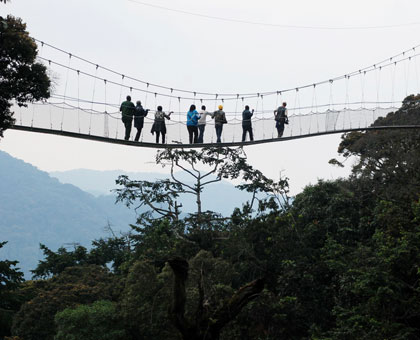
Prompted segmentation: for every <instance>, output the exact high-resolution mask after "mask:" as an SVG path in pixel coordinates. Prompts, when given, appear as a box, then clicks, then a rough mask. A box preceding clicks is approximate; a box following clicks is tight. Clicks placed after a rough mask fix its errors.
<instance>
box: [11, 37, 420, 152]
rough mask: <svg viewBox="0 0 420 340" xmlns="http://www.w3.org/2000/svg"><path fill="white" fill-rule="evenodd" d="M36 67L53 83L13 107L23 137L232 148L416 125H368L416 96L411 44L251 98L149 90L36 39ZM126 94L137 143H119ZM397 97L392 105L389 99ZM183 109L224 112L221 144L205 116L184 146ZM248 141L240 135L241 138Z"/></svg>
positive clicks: (414, 52)
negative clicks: (282, 112)
mask: <svg viewBox="0 0 420 340" xmlns="http://www.w3.org/2000/svg"><path fill="white" fill-rule="evenodd" d="M37 43H38V44H39V56H38V58H39V61H40V62H42V63H45V64H46V65H47V66H48V67H49V68H50V72H51V74H54V75H56V76H55V78H58V79H59V80H58V84H57V85H56V87H55V91H54V93H53V94H52V96H51V98H50V99H49V100H48V101H45V102H35V103H32V104H30V105H29V106H28V107H18V106H16V107H15V109H14V111H15V118H16V125H15V126H14V127H13V129H15V130H19V131H31V132H36V133H47V134H54V135H61V136H67V137H72V138H82V139H86V140H94V141H101V142H107V143H114V144H123V145H130V146H138V147H150V148H161V147H167V148H181V147H207V146H219V145H223V146H240V145H252V144H263V143H272V142H278V141H285V140H293V139H298V138H308V137H313V136H321V135H327V134H334V133H344V132H350V131H356V130H370V129H397V128H398V129H409V128H410V129H412V128H418V126H392V127H389V126H377V125H375V127H374V128H372V127H371V125H372V124H373V123H374V122H375V121H376V120H377V119H378V118H380V117H385V116H386V115H387V114H388V113H389V112H392V111H396V110H398V109H399V107H400V106H401V100H402V99H403V98H404V97H406V96H407V95H408V94H415V93H419V92H420V86H419V83H420V81H419V75H420V68H419V65H418V55H419V54H418V53H417V49H418V48H419V46H416V47H413V48H411V49H409V50H406V51H403V52H402V53H400V54H398V55H395V56H392V57H390V58H387V59H385V60H383V61H380V62H378V63H376V64H374V65H371V66H368V67H364V68H361V69H359V70H356V71H354V72H350V73H347V74H344V75H342V76H338V77H335V78H330V79H327V80H323V81H320V82H317V83H313V84H308V85H304V86H300V87H295V88H287V89H279V90H275V91H269V92H257V93H236V94H235V93H209V92H199V91H193V90H185V89H177V88H172V87H168V86H163V85H158V84H152V83H149V82H147V81H145V80H142V79H138V78H135V77H131V76H127V75H124V74H122V73H119V72H117V71H114V70H111V69H109V68H106V67H103V66H100V65H98V64H96V63H94V62H91V61H89V60H86V59H84V58H82V57H79V56H75V55H74V54H72V53H69V52H66V51H64V50H62V49H59V48H57V47H54V46H52V45H49V44H46V43H43V42H41V41H37ZM126 95H130V96H131V97H132V99H133V102H134V103H135V102H136V101H137V100H140V101H141V102H142V105H143V107H144V108H146V109H150V112H149V114H148V116H146V117H145V120H144V128H143V130H142V134H141V137H140V140H139V141H138V142H135V141H133V137H134V135H135V132H136V131H135V129H134V128H133V130H132V132H131V138H130V139H129V140H124V124H123V123H122V121H121V112H120V111H119V109H120V104H121V102H122V101H123V100H125V97H126ZM395 98H397V99H398V100H395ZM282 102H287V103H288V105H287V108H288V117H289V124H288V125H286V128H285V130H284V134H283V136H282V137H281V138H277V130H276V126H275V125H276V122H275V120H274V110H276V108H277V107H279V106H280V105H281V103H282ZM191 104H195V105H196V106H197V110H198V111H199V110H200V107H201V106H202V105H205V106H206V110H207V111H209V112H213V111H216V110H217V107H218V106H219V105H223V106H224V111H225V112H226V118H227V124H224V127H223V133H222V142H221V144H219V143H216V133H215V126H214V121H213V120H212V119H211V118H209V117H208V120H207V124H206V128H205V132H204V142H203V143H202V144H189V142H188V132H187V128H186V115H187V111H188V109H189V107H190V105H191ZM158 105H161V106H163V111H165V112H173V113H172V115H171V119H170V120H167V121H166V129H167V134H166V143H165V144H164V145H162V144H156V143H155V137H154V136H152V134H151V133H150V132H151V129H152V125H153V123H154V114H155V110H156V108H157V106H158ZM245 105H249V106H250V108H251V109H254V110H255V112H254V115H253V117H252V119H251V121H252V129H253V134H254V140H253V141H249V140H247V141H246V142H242V111H243V109H244V107H245ZM247 137H248V136H247Z"/></svg>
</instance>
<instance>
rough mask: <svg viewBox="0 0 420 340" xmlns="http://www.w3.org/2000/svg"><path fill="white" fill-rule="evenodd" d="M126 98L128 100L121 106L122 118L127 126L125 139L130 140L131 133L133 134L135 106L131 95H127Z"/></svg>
mask: <svg viewBox="0 0 420 340" xmlns="http://www.w3.org/2000/svg"><path fill="white" fill-rule="evenodd" d="M126 99H127V100H126V101H125V102H122V104H121V106H120V111H121V114H122V117H121V119H122V121H123V123H124V126H125V136H124V139H125V140H129V139H130V134H131V126H132V125H133V116H134V111H135V106H134V104H133V103H132V101H131V97H130V96H127V98H126Z"/></svg>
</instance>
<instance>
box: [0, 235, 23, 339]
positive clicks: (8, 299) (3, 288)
mask: <svg viewBox="0 0 420 340" xmlns="http://www.w3.org/2000/svg"><path fill="white" fill-rule="evenodd" d="M6 243H7V242H0V249H1V248H2V247H3V246H4V245H5V244H6ZM17 263H18V262H17V261H9V260H4V261H0V337H3V336H6V335H10V328H11V326H12V318H13V315H14V314H15V313H16V312H17V311H18V310H19V307H20V305H21V301H20V298H19V294H18V288H19V286H20V284H21V283H22V282H23V273H22V272H21V271H19V268H14V267H15V266H16V264H17Z"/></svg>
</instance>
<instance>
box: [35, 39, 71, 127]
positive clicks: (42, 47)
mask: <svg viewBox="0 0 420 340" xmlns="http://www.w3.org/2000/svg"><path fill="white" fill-rule="evenodd" d="M43 51H44V43H43V42H41V51H40V53H39V56H40V57H42V52H43ZM50 64H51V63H50ZM35 106H36V105H35V104H34V103H32V120H31V127H33V126H34V119H35ZM63 110H64V108H63Z"/></svg>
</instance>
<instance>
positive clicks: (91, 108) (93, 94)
mask: <svg viewBox="0 0 420 340" xmlns="http://www.w3.org/2000/svg"><path fill="white" fill-rule="evenodd" d="M98 68H99V65H96V70H95V78H94V80H93V91H92V103H91V104H92V105H91V107H90V117H89V135H90V131H91V129H92V114H93V103H94V101H95V89H96V78H97V75H98Z"/></svg>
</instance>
